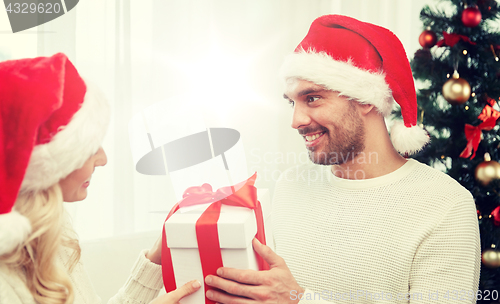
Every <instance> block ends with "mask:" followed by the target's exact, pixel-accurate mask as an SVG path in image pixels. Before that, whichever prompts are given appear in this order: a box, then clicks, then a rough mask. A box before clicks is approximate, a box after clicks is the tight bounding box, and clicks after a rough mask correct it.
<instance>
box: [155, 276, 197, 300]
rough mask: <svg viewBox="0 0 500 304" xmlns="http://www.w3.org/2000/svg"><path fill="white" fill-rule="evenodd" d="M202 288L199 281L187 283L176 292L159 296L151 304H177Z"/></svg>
mask: <svg viewBox="0 0 500 304" xmlns="http://www.w3.org/2000/svg"><path fill="white" fill-rule="evenodd" d="M200 287H201V284H200V282H198V281H197V280H194V281H191V282H187V283H186V284H184V285H182V286H181V287H179V288H177V289H176V290H174V291H171V292H169V293H166V294H164V295H161V296H159V297H158V298H156V299H154V300H153V301H152V302H151V303H149V304H177V303H179V301H180V300H181V299H182V298H184V297H185V296H188V295H190V294H192V293H194V292H195V291H197V290H198V289H200Z"/></svg>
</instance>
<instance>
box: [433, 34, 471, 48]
mask: <svg viewBox="0 0 500 304" xmlns="http://www.w3.org/2000/svg"><path fill="white" fill-rule="evenodd" d="M460 40H463V41H465V42H468V43H470V44H472V45H476V43H475V42H472V41H471V40H470V39H469V37H467V36H464V35H458V34H453V33H451V34H448V33H447V32H443V39H441V40H439V41H438V42H437V43H436V45H437V46H438V47H441V46H445V45H446V46H449V47H453V46H455V44H457V43H458V42H459V41H460Z"/></svg>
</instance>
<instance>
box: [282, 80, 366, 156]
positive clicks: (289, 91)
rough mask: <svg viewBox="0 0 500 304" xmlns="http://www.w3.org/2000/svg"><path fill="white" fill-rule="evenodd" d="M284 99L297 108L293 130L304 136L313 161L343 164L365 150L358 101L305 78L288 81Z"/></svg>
mask: <svg viewBox="0 0 500 304" xmlns="http://www.w3.org/2000/svg"><path fill="white" fill-rule="evenodd" d="M284 97H285V99H288V100H289V102H290V103H291V104H292V105H293V107H294V110H293V119H292V128H294V129H297V130H298V132H299V134H300V135H302V136H303V137H304V140H305V144H306V148H307V149H308V150H309V158H310V159H311V161H312V162H314V163H316V164H320V165H341V164H342V163H345V162H347V161H349V160H352V159H353V157H354V156H356V155H357V154H358V153H360V152H361V151H363V150H364V135H365V129H364V123H363V121H362V120H361V118H360V116H359V113H358V106H357V103H356V102H354V101H351V100H348V99H347V98H346V97H342V96H339V95H338V93H337V92H333V91H329V90H327V89H325V88H324V87H323V86H320V85H317V84H314V83H312V82H310V81H306V80H301V79H293V80H290V81H288V82H287V88H286V90H285V94H284Z"/></svg>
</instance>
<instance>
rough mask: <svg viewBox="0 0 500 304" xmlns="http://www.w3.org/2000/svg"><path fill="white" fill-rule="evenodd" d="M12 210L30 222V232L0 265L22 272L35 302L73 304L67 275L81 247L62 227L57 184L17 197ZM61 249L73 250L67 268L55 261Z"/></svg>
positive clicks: (5, 256) (65, 225) (71, 230)
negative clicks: (21, 243) (63, 247)
mask: <svg viewBox="0 0 500 304" xmlns="http://www.w3.org/2000/svg"><path fill="white" fill-rule="evenodd" d="M14 210H16V211H17V212H19V213H21V214H22V215H24V216H25V217H27V218H28V219H29V220H30V222H31V226H32V233H31V235H30V236H29V237H28V239H27V240H26V241H25V242H24V244H23V245H22V246H19V247H18V248H17V249H15V250H14V251H13V252H11V253H9V254H5V255H3V256H0V263H2V264H6V265H8V266H9V267H11V268H14V269H16V268H17V269H19V268H21V269H22V270H23V271H24V272H25V274H26V284H27V287H28V289H29V290H30V292H31V294H32V295H33V297H34V299H35V301H36V302H37V303H40V304H65V303H73V299H74V292H73V286H72V284H71V281H70V279H69V273H71V271H72V270H73V268H74V267H75V266H76V264H77V263H78V261H79V259H80V245H79V243H78V240H77V239H76V237H75V235H74V231H73V229H72V228H71V227H70V226H69V225H67V224H65V220H64V217H65V210H64V206H63V198H62V192H61V188H60V187H59V184H55V185H53V186H52V187H50V188H49V189H47V190H43V191H37V192H29V193H21V194H19V196H18V198H17V200H16V203H15V205H14ZM62 246H65V247H68V248H70V249H72V250H73V253H72V255H71V257H70V259H69V261H67V264H66V265H61V264H59V263H58V261H57V255H58V254H59V251H60V250H61V249H62Z"/></svg>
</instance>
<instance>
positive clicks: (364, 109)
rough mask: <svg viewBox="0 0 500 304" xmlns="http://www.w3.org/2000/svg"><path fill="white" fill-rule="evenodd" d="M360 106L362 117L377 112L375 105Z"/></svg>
mask: <svg viewBox="0 0 500 304" xmlns="http://www.w3.org/2000/svg"><path fill="white" fill-rule="evenodd" d="M358 106H359V113H360V114H361V115H367V114H368V113H370V112H371V111H376V110H377V109H376V108H375V106H374V105H372V104H358Z"/></svg>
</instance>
